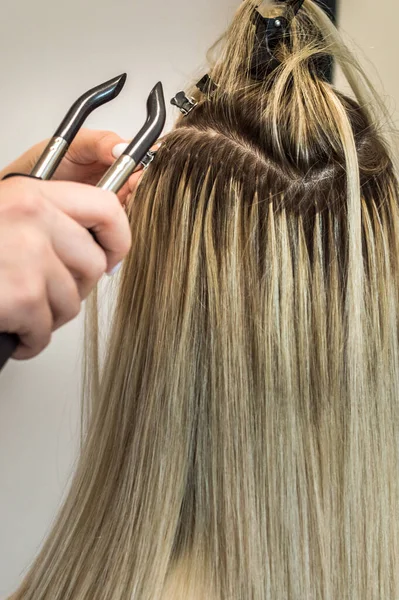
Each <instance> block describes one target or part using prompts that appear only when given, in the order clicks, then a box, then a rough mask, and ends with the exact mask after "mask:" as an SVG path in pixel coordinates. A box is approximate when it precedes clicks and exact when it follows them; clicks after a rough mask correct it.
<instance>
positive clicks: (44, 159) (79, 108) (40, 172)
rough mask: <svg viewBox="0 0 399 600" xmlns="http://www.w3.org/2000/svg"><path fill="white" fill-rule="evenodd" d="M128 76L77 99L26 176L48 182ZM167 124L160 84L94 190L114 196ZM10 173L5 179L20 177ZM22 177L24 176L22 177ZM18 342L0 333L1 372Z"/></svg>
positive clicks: (116, 79)
mask: <svg viewBox="0 0 399 600" xmlns="http://www.w3.org/2000/svg"><path fill="white" fill-rule="evenodd" d="M126 79H127V75H126V74H125V73H124V74H123V75H120V76H119V77H115V78H114V79H111V80H110V81H107V82H106V83H103V84H101V85H99V86H97V87H95V88H93V89H91V90H89V91H88V92H86V93H85V94H84V95H83V96H81V97H80V98H78V100H77V101H76V102H75V103H74V104H73V105H72V107H71V108H70V110H69V111H68V113H67V114H66V116H65V118H64V119H63V121H62V123H61V124H60V126H59V127H58V129H57V131H56V132H55V134H54V136H53V137H52V139H51V141H50V142H49V144H48V146H47V147H46V149H45V150H44V152H43V154H42V156H41V157H40V159H39V160H38V162H37V164H36V165H35V167H34V168H33V170H32V172H31V173H30V175H28V177H33V178H37V179H42V180H49V179H51V177H52V176H53V175H54V173H55V171H56V170H57V168H58V166H59V164H60V163H61V161H62V159H63V158H64V156H65V154H66V153H67V151H68V149H69V146H70V145H71V143H72V141H73V140H74V138H75V137H76V135H77V133H78V132H79V130H80V128H81V127H82V125H83V123H84V122H85V120H86V119H87V117H88V116H89V115H90V114H91V113H92V112H93V111H94V110H95V109H96V108H98V107H100V106H102V105H103V104H106V103H107V102H110V101H111V100H113V99H114V98H116V97H117V96H118V95H119V94H120V92H121V91H122V89H123V87H124V85H125V82H126ZM165 121H166V106H165V97H164V93H163V87H162V84H161V83H157V85H156V86H155V87H154V88H153V90H152V91H151V93H150V95H149V97H148V100H147V120H146V122H145V124H144V126H143V127H142V129H141V130H140V131H139V133H138V134H137V136H136V137H135V138H134V139H133V141H132V142H131V144H130V145H129V146H128V147H127V148H126V150H125V152H124V153H123V154H122V156H121V157H120V158H119V159H118V160H117V161H116V162H115V163H114V164H113V165H112V166H111V167H110V169H109V170H108V171H107V173H106V174H105V175H104V177H103V178H102V179H101V181H100V182H99V183H98V186H97V187H100V188H102V189H105V190H110V191H112V192H114V193H117V192H119V190H120V189H121V188H122V187H123V186H124V184H125V183H126V182H127V181H128V179H129V177H130V175H131V174H132V173H133V171H134V170H135V168H136V167H137V165H138V164H139V163H140V162H141V161H143V160H145V158H146V156H147V154H149V151H150V149H151V147H152V146H153V145H154V144H155V142H156V141H157V139H158V138H159V137H160V135H161V133H162V130H163V128H164V126H165ZM21 175H22V174H20V173H11V174H9V175H7V176H6V177H5V178H4V179H8V178H10V177H16V176H21ZM22 176H25V177H26V175H22ZM18 343H19V339H18V336H17V335H15V334H9V333H0V371H1V369H2V368H3V367H4V365H5V364H6V362H7V361H8V360H9V359H10V358H11V356H12V355H13V354H14V352H15V350H16V349H17V347H18Z"/></svg>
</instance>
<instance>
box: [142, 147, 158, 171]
mask: <svg viewBox="0 0 399 600" xmlns="http://www.w3.org/2000/svg"><path fill="white" fill-rule="evenodd" d="M155 155H156V151H154V152H153V151H152V150H149V151H148V152H147V154H146V155H145V157H144V158H143V160H142V161H141V162H140V164H141V165H142V166H143V167H144V169H148V167H149V166H150V164H151V163H152V161H153V160H154V158H155Z"/></svg>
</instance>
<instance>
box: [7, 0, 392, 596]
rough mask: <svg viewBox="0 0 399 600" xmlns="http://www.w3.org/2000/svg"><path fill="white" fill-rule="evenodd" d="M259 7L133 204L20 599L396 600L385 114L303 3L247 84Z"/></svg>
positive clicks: (246, 14) (238, 19)
mask: <svg viewBox="0 0 399 600" xmlns="http://www.w3.org/2000/svg"><path fill="white" fill-rule="evenodd" d="M255 8H256V4H255V3H254V2H253V0H245V1H244V2H243V3H242V4H241V6H240V8H239V9H238V11H237V14H236V16H235V18H234V20H233V23H232V25H231V27H230V28H229V30H228V32H227V33H226V35H225V36H224V37H223V38H222V39H221V40H219V42H218V43H217V44H216V45H215V47H214V48H213V50H212V51H211V53H210V57H209V60H210V63H209V74H210V76H211V78H212V79H213V81H214V82H215V83H216V84H217V86H218V87H217V89H216V91H214V92H213V93H212V94H210V93H207V94H202V93H200V92H199V91H198V90H195V89H192V90H191V91H190V94H191V95H192V96H194V97H195V98H196V99H197V100H198V105H197V106H196V108H195V109H194V110H193V111H192V112H191V113H190V114H189V115H187V116H186V117H184V118H183V117H181V118H179V119H178V121H177V124H176V127H175V128H174V129H173V131H172V132H170V133H169V134H167V135H166V136H165V138H164V140H163V143H162V146H161V148H160V149H159V151H158V153H157V155H156V158H155V160H154V161H153V163H152V165H151V166H150V168H149V169H148V170H147V171H146V173H145V175H144V177H143V179H142V181H141V183H140V185H139V187H138V190H137V192H136V194H135V196H134V198H133V199H132V201H131V202H130V205H129V218H130V221H131V229H132V236H133V246H132V250H131V252H130V255H129V257H128V259H127V260H126V261H125V264H124V267H123V271H122V275H121V281H120V289H119V292H118V300H117V306H116V310H115V314H114V319H113V326H112V331H111V334H110V338H109V341H108V344H107V349H106V354H105V357H104V361H103V366H102V367H98V364H94V366H93V365H92V366H90V368H89V369H88V371H87V373H88V375H89V376H90V377H91V379H92V380H91V382H89V385H88V388H87V389H88V390H89V392H88V394H87V398H86V401H87V402H89V410H88V414H87V419H86V424H85V430H84V440H83V447H82V452H81V457H80V460H79V463H78V466H77V469H76V473H75V476H74V479H73V482H72V486H71V490H70V492H69V495H68V498H67V499H66V501H65V504H64V506H63V508H62V510H61V512H60V514H59V516H58V518H57V520H56V522H55V525H54V527H53V529H52V531H51V533H50V535H49V537H48V539H47V541H46V542H45V544H44V546H43V549H42V550H41V552H40V554H39V556H38V558H37V560H36V562H35V563H34V564H33V566H32V567H31V569H30V571H29V573H28V574H27V576H26V578H25V581H24V582H23V584H22V586H21V588H20V589H19V591H18V592H17V593H16V594H15V596H14V597H13V598H15V600H94V599H95V600H133V599H134V600H172V599H173V600H183V599H184V600H186V599H187V600H205V599H206V600H300V599H301V600H336V599H337V598H339V599H340V600H382V599H384V600H385V599H387V600H388V599H389V600H394V599H396V600H397V599H399V569H398V564H399V551H398V550H399V548H398V543H399V452H398V451H399V445H398V433H399V429H398V425H399V403H398V398H399V360H398V359H399V344H398V331H399V330H398V314H399V313H398V310H399V274H398V266H399V265H398V261H399V213H398V185H397V175H396V171H395V168H394V164H393V160H392V157H391V156H390V146H389V143H388V142H387V140H386V138H385V136H384V134H383V129H384V125H385V124H386V123H387V115H386V113H385V112H384V111H383V109H381V105H380V103H379V102H378V99H377V98H376V96H375V93H374V92H373V90H372V87H371V86H370V84H369V82H368V81H367V79H366V77H365V76H364V74H363V73H362V71H361V70H360V68H359V67H358V65H357V63H356V61H355V59H354V58H353V56H352V55H351V54H350V52H349V51H348V49H347V48H346V47H345V46H344V44H343V42H342V41H341V39H340V36H339V34H338V32H337V30H336V29H335V28H334V26H333V25H332V23H331V22H330V21H329V19H328V18H327V17H326V16H325V14H324V13H323V11H322V10H321V9H320V8H319V7H318V6H317V5H316V4H315V3H314V2H312V1H311V0H306V1H305V4H304V6H303V8H302V9H301V10H300V11H299V13H298V14H297V16H296V17H295V18H293V20H292V24H291V36H290V41H289V42H288V41H285V42H284V43H282V44H281V45H280V46H279V47H278V51H277V52H278V58H279V60H280V66H279V67H278V68H277V69H276V70H275V71H274V72H273V73H271V74H270V75H269V76H268V77H266V78H265V79H264V80H262V81H257V80H254V79H252V78H251V75H250V65H251V60H252V56H253V51H254V44H255V27H254V20H253V16H254V10H255ZM259 10H262V11H263V5H262V6H261V7H259ZM281 11H282V7H281V3H280V5H279V6H276V5H272V6H270V5H267V6H266V7H265V8H264V16H265V15H270V16H274V15H278V14H281ZM326 56H327V57H333V58H334V59H335V60H336V61H337V62H338V63H339V64H340V66H341V68H342V70H343V71H344V73H345V75H346V77H347V79H348V82H349V84H350V85H351V87H352V90H353V97H348V96H345V95H343V94H342V93H340V92H339V91H338V90H337V89H335V88H334V87H333V86H332V85H330V84H329V83H328V82H327V81H326V80H324V79H323V78H322V77H320V76H319V70H318V64H319V61H320V59H321V58H323V57H326ZM378 115H380V116H378ZM92 334H93V335H94V337H95V338H96V336H97V332H96V330H95V328H94V330H93V331H92ZM95 355H96V348H95V347H94V356H95Z"/></svg>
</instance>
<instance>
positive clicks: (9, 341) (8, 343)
mask: <svg viewBox="0 0 399 600" xmlns="http://www.w3.org/2000/svg"><path fill="white" fill-rule="evenodd" d="M18 344H19V339H18V336H17V335H15V334H13V333H0V371H1V369H2V368H3V367H4V365H5V364H6V362H8V361H9V360H10V358H11V357H12V355H13V354H14V352H15V350H16V349H17V348H18Z"/></svg>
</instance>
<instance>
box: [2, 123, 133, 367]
mask: <svg viewBox="0 0 399 600" xmlns="http://www.w3.org/2000/svg"><path fill="white" fill-rule="evenodd" d="M121 142H124V140H122V139H121V138H120V137H119V136H118V135H116V134H114V133H111V132H104V131H91V130H87V129H83V130H82V131H81V132H80V133H79V134H78V136H77V137H76V139H75V141H74V142H73V144H72V145H71V148H70V150H69V152H68V154H67V155H66V157H65V158H64V160H63V162H62V164H61V165H60V167H59V169H58V171H57V173H56V175H55V177H54V179H55V181H51V182H42V181H37V180H33V179H29V178H25V177H15V178H11V179H8V180H6V181H0V289H1V294H0V332H9V333H16V334H17V335H18V336H19V338H20V345H19V347H18V349H17V351H16V353H15V355H14V358H16V359H21V360H22V359H28V358H32V357H34V356H36V355H38V354H39V353H40V352H42V350H43V349H44V348H46V346H47V345H48V344H49V342H50V339H51V334H52V332H53V331H55V330H56V329H58V328H59V327H61V326H62V325H64V324H65V323H67V322H68V321H70V320H72V319H73V318H75V317H76V316H77V314H78V313H79V312H80V307H81V302H82V301H83V300H84V299H85V298H87V296H88V295H89V293H90V291H91V290H92V289H93V287H94V286H95V285H96V283H97V282H98V281H99V279H100V278H101V277H102V276H103V274H104V273H105V272H109V271H110V270H112V269H113V268H114V267H115V266H116V265H117V264H118V263H119V262H120V261H121V260H123V259H124V257H125V256H126V254H127V253H128V252H129V249H130V245H131V233H130V226H129V222H128V219H127V216H126V212H125V209H124V207H123V204H125V203H126V201H127V199H128V196H129V194H131V193H132V192H133V191H134V189H135V187H136V186H137V183H138V180H139V179H140V177H141V174H142V173H141V172H140V171H138V172H136V173H135V174H134V175H133V176H132V177H131V179H130V180H129V183H128V184H127V185H126V186H125V187H124V188H123V189H122V190H121V192H120V193H119V194H118V196H116V195H115V194H113V193H112V192H105V191H104V190H100V189H98V188H96V187H94V185H93V184H96V183H97V182H98V181H99V180H100V178H101V177H102V175H103V174H104V173H105V171H106V170H107V168H108V167H109V166H110V165H111V164H112V163H113V162H114V161H115V158H114V157H113V156H112V149H113V148H114V146H115V145H117V144H119V143H121ZM46 144H47V142H46V141H44V142H41V143H40V144H37V145H36V146H34V147H33V148H31V149H30V150H28V152H26V153H25V154H23V155H22V156H21V157H20V158H18V159H17V160H16V161H14V162H13V163H12V164H11V165H9V166H8V167H7V168H6V169H4V170H3V171H2V172H1V173H0V179H2V178H3V177H4V176H5V175H6V174H8V173H15V172H16V173H22V174H28V173H29V172H30V171H31V169H32V167H33V166H34V165H35V163H36V161H37V159H38V158H39V157H40V155H41V153H42V151H43V150H44V148H45V146H46ZM89 229H90V230H91V231H93V232H94V233H95V236H96V239H97V241H98V243H97V242H96V241H95V240H94V238H93V236H92V235H91V234H90V233H89V231H88V230H89Z"/></svg>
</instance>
